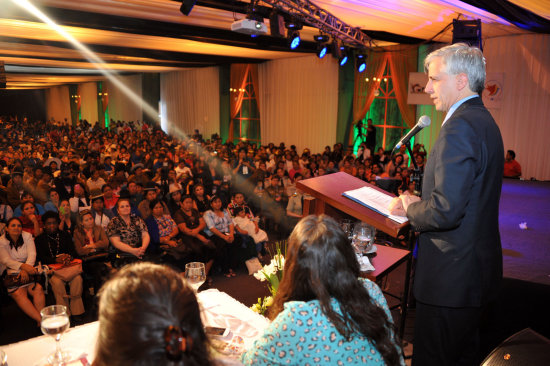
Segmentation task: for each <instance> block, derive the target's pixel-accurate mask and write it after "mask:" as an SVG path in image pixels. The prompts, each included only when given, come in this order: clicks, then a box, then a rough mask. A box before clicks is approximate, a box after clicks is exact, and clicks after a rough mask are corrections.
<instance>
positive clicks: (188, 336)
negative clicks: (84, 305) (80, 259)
mask: <svg viewBox="0 0 550 366" xmlns="http://www.w3.org/2000/svg"><path fill="white" fill-rule="evenodd" d="M207 344H208V339H207V337H206V334H205V333H204V328H203V324H202V322H201V317H200V310H199V305H198V303H197V299H196V297H195V293H194V291H193V290H192V289H191V287H189V285H187V283H186V282H185V281H183V280H182V278H181V275H180V274H179V273H176V272H175V271H174V270H172V269H170V268H169V267H166V266H160V265H156V264H151V263H137V264H133V265H131V266H128V267H125V268H123V269H122V270H121V271H119V272H118V273H117V274H116V275H115V276H114V277H113V278H112V279H110V280H109V281H107V283H106V284H105V286H104V287H103V288H102V289H101V292H100V300H99V335H98V340H97V347H96V355H95V359H94V365H95V366H123V365H124V366H128V365H135V366H138V365H174V366H175V365H201V366H208V365H211V364H212V361H211V360H210V352H209V350H208V346H207Z"/></svg>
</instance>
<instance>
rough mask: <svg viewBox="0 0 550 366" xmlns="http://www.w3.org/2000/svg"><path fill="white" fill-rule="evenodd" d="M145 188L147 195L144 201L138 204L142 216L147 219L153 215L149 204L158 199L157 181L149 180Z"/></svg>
mask: <svg viewBox="0 0 550 366" xmlns="http://www.w3.org/2000/svg"><path fill="white" fill-rule="evenodd" d="M143 190H144V191H145V197H144V199H143V201H141V202H140V203H139V204H138V205H137V209H138V211H139V213H140V214H141V218H142V219H143V220H145V219H146V218H148V217H149V216H151V209H150V208H149V205H150V203H151V202H153V201H154V200H156V199H157V186H156V184H155V183H152V182H149V183H147V185H146V186H145V188H144V189H143Z"/></svg>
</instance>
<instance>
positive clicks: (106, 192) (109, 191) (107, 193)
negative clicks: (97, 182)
mask: <svg viewBox="0 0 550 366" xmlns="http://www.w3.org/2000/svg"><path fill="white" fill-rule="evenodd" d="M101 193H103V203H104V204H105V209H106V210H111V212H113V209H114V207H115V205H116V202H117V201H118V198H119V197H118V195H116V194H115V193H114V191H113V188H112V187H111V185H109V184H104V185H103V187H101ZM113 213H114V212H113Z"/></svg>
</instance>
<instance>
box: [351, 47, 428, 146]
mask: <svg viewBox="0 0 550 366" xmlns="http://www.w3.org/2000/svg"><path fill="white" fill-rule="evenodd" d="M417 63H418V48H417V47H416V46H414V47H410V48H403V46H390V47H386V48H385V52H375V51H370V52H369V53H368V58H367V69H366V71H365V72H363V73H359V72H357V70H356V71H355V90H354V93H353V121H352V123H355V122H357V121H360V120H362V119H363V118H365V116H366V115H367V112H368V111H369V109H370V107H371V105H372V102H373V101H374V93H375V91H376V90H377V89H378V87H379V85H380V83H379V82H377V81H373V78H376V79H381V78H382V76H383V73H384V69H385V68H386V65H389V68H390V75H391V76H392V81H393V89H394V91H395V98H396V100H397V105H398V107H399V111H400V112H401V115H402V117H403V120H404V121H405V123H406V124H407V126H409V127H413V126H414V125H415V123H416V121H415V119H416V109H415V106H414V105H409V104H407V90H408V80H409V73H410V72H416V70H417ZM367 77H368V78H369V81H368V82H366V81H365V78H367ZM353 132H354V130H353V126H351V128H350V129H349V136H348V143H349V144H352V143H353Z"/></svg>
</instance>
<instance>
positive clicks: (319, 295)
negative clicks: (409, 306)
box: [242, 215, 404, 365]
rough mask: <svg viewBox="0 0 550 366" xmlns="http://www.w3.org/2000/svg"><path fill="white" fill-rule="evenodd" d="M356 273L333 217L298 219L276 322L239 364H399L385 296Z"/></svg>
mask: <svg viewBox="0 0 550 366" xmlns="http://www.w3.org/2000/svg"><path fill="white" fill-rule="evenodd" d="M359 274H360V272H359V263H358V262H357V259H356V256H355V252H354V250H353V248H352V247H351V245H350V243H349V241H348V240H347V238H346V236H345V234H344V233H343V231H342V230H341V229H340V227H339V226H338V224H337V223H336V221H334V219H332V218H330V217H328V216H325V215H321V216H307V217H305V218H304V219H302V220H301V221H300V222H299V223H298V224H297V225H296V227H295V228H294V230H293V232H292V234H291V235H290V238H289V245H288V248H287V252H286V264H285V273H284V276H283V279H282V281H281V284H280V286H279V290H278V292H277V294H276V296H275V299H274V303H273V306H272V307H271V312H270V317H271V318H272V319H273V321H272V323H271V324H270V325H269V326H268V327H267V328H266V329H265V332H264V334H263V335H262V336H261V337H260V338H259V339H257V340H256V341H255V342H254V344H253V345H252V347H251V348H250V349H248V350H247V351H246V352H245V353H244V354H243V357H242V361H243V363H244V364H245V365H261V364H269V365H350V364H363V365H364V364H366V365H404V360H403V357H402V352H401V348H400V346H399V345H398V344H399V342H398V340H397V339H396V336H395V331H394V326H393V323H392V318H391V315H390V311H389V309H388V305H387V303H386V300H385V299H384V296H383V295H382V291H381V290H380V288H379V287H378V286H377V285H376V284H375V283H373V282H371V281H369V280H366V279H361V278H359Z"/></svg>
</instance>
